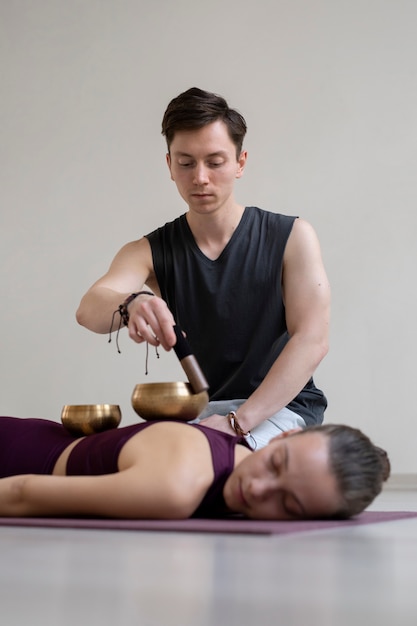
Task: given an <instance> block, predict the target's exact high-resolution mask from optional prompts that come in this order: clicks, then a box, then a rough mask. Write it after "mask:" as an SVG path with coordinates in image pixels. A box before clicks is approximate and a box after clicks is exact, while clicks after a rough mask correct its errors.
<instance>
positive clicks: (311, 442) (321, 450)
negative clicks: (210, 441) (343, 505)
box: [223, 431, 340, 520]
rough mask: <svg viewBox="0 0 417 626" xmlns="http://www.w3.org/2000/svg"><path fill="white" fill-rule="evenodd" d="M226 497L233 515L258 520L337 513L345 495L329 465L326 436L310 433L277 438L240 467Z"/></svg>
mask: <svg viewBox="0 0 417 626" xmlns="http://www.w3.org/2000/svg"><path fill="white" fill-rule="evenodd" d="M223 494H224V498H225V501H226V504H227V506H228V507H229V508H230V509H231V510H232V511H234V512H237V513H243V514H244V515H245V516H247V517H250V518H253V519H274V520H291V519H300V518H301V519H302V518H304V519H305V518H318V517H326V516H331V515H332V514H335V513H336V512H337V511H338V509H339V506H340V495H339V492H338V488H337V484H336V479H335V477H334V476H333V474H332V472H331V470H330V466H329V450H328V438H327V436H326V435H324V434H322V433H318V432H308V431H307V432H300V433H295V434H294V433H291V434H290V433H284V434H283V435H280V436H278V437H275V438H274V439H272V441H271V442H270V443H269V444H268V445H267V446H265V447H264V448H262V449H261V450H257V451H255V452H254V453H253V454H249V455H248V456H247V457H245V458H244V459H243V461H241V462H240V463H239V464H238V465H237V466H236V467H235V469H234V471H233V472H232V474H231V475H230V476H229V478H228V479H227V481H226V484H225V486H224V490H223Z"/></svg>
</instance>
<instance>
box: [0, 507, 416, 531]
mask: <svg viewBox="0 0 417 626" xmlns="http://www.w3.org/2000/svg"><path fill="white" fill-rule="evenodd" d="M413 517H415V518H417V511H415V512H412V511H365V512H364V513H361V514H360V515H358V516H357V517H355V518H352V519H350V520H306V521H304V520H297V521H293V522H274V521H264V520H249V519H242V518H222V519H186V520H119V519H102V518H62V517H1V518H0V526H25V527H38V528H81V529H93V530H129V531H135V530H136V531H165V532H166V531H170V532H193V533H195V532H198V533H232V534H257V535H285V534H292V533H299V532H304V533H305V532H310V531H317V530H330V529H336V528H343V527H346V526H348V527H350V528H356V527H358V526H361V525H363V524H375V523H377V522H391V521H395V520H403V519H409V518H413Z"/></svg>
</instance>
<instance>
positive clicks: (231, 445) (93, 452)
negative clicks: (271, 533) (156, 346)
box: [0, 417, 390, 520]
mask: <svg viewBox="0 0 417 626" xmlns="http://www.w3.org/2000/svg"><path fill="white" fill-rule="evenodd" d="M389 472H390V466H389V460H388V457H387V454H386V453H385V452H384V451H383V450H381V449H380V448H378V447H376V446H374V445H373V444H372V442H371V441H370V440H369V439H368V438H367V437H366V436H365V435H364V434H363V433H362V432H361V431H359V430H357V429H353V428H351V427H348V426H343V425H325V426H313V427H311V428H307V429H305V430H299V431H289V432H286V433H283V434H282V435H279V436H278V437H275V438H274V439H273V440H272V441H271V442H270V443H269V444H268V445H267V446H265V447H264V448H262V449H260V450H255V451H252V450H251V449H249V448H248V446H247V444H246V443H245V440H244V439H243V438H239V437H234V436H232V435H228V434H226V433H222V432H220V431H216V430H214V429H210V428H208V427H205V426H202V425H199V424H186V423H182V422H175V421H161V422H145V423H140V424H134V425H131V426H125V427H123V428H117V429H114V430H109V431H106V432H102V433H98V434H94V435H88V436H87V437H83V438H78V439H76V438H74V436H73V435H71V434H70V433H69V432H68V431H66V429H65V428H64V427H63V426H62V425H61V424H58V423H57V422H53V421H49V420H42V419H36V418H27V419H20V418H13V417H0V477H1V479H0V516H3V517H10V516H12V517H21V516H22V517H23V516H48V515H52V516H78V515H84V516H100V517H113V518H130V519H135V518H136V519H141V518H142V519H145V518H154V519H180V518H187V517H192V516H196V517H212V516H222V515H226V514H230V513H239V514H243V515H244V516H246V517H250V518H254V519H276V520H288V519H300V518H304V519H305V518H317V517H333V518H339V517H350V516H352V515H355V514H357V513H359V512H360V511H362V510H363V509H364V508H365V507H366V506H368V504H370V503H371V502H372V500H373V499H374V498H375V496H376V495H378V493H379V492H380V491H381V488H382V483H383V481H384V480H386V479H387V478H388V476H389Z"/></svg>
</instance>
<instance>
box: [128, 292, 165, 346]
mask: <svg viewBox="0 0 417 626" xmlns="http://www.w3.org/2000/svg"><path fill="white" fill-rule="evenodd" d="M128 312H129V324H128V332H129V337H130V338H131V339H133V341H135V342H136V343H143V342H144V341H147V342H148V343H149V344H151V345H152V346H159V345H161V346H162V347H163V348H164V350H171V348H172V347H173V346H174V345H175V342H176V336H175V332H174V328H173V327H174V324H175V320H174V317H173V315H172V313H171V311H170V310H169V309H168V306H167V304H166V302H165V301H164V300H162V298H159V297H158V296H149V295H146V294H141V295H139V296H137V297H136V298H135V299H134V300H133V301H132V302H131V303H130V304H129V307H128Z"/></svg>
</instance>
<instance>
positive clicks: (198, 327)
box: [77, 88, 330, 447]
mask: <svg viewBox="0 0 417 626" xmlns="http://www.w3.org/2000/svg"><path fill="white" fill-rule="evenodd" d="M162 133H163V135H164V136H165V138H166V141H167V147H168V153H167V155H166V159H167V164H168V168H169V171H170V174H171V179H172V180H173V181H174V182H175V184H176V186H177V189H178V191H179V193H180V195H181V197H182V198H183V199H184V201H185V202H186V204H187V205H188V210H187V212H186V213H185V214H184V215H182V216H181V217H179V218H177V219H176V220H174V221H173V222H170V223H169V224H166V225H165V226H164V227H162V228H160V229H157V230H156V231H154V232H153V233H150V234H148V235H146V236H145V237H142V238H141V239H139V240H137V241H133V242H130V243H128V244H126V245H125V246H124V247H123V248H122V249H121V250H120V251H119V252H118V254H117V255H116V257H115V258H114V260H113V262H112V263H111V266H110V268H109V271H108V272H107V273H106V274H105V275H104V276H103V277H102V278H100V279H99V280H98V281H97V282H96V283H95V284H94V285H93V286H92V287H91V288H90V289H89V290H88V291H87V293H86V294H85V296H84V297H83V298H82V300H81V303H80V306H79V309H78V311H77V320H78V322H79V323H80V324H82V325H83V326H86V327H87V328H89V329H90V330H93V331H95V332H99V333H106V332H108V330H109V325H110V323H111V320H112V315H113V312H114V311H115V310H117V309H118V308H119V307H120V305H122V306H121V308H120V311H121V316H122V321H123V323H125V324H126V325H127V326H128V332H129V336H130V337H131V339H133V340H134V341H136V342H137V343H142V342H148V343H149V344H150V345H153V346H159V345H161V346H162V347H163V348H164V349H165V350H170V349H171V348H172V347H173V346H174V345H175V343H176V335H175V333H174V330H173V326H174V325H175V324H177V325H178V326H179V327H180V328H181V329H182V330H183V331H184V332H185V333H186V336H187V339H188V341H189V343H190V345H191V347H192V351H193V353H194V355H195V356H196V358H197V361H198V362H199V363H200V365H201V367H202V370H203V372H204V374H205V376H206V378H207V380H208V383H209V394H210V403H209V406H208V408H207V410H206V411H205V412H204V413H203V414H202V415H201V416H200V419H204V424H205V425H207V426H210V427H212V428H216V429H219V430H223V431H226V432H231V433H232V432H233V431H235V432H237V433H239V434H242V433H245V434H247V433H250V434H251V438H253V439H254V440H255V441H256V445H257V446H258V447H260V446H263V445H265V444H266V443H267V442H268V441H269V440H270V439H271V438H272V437H273V436H275V435H276V434H278V433H279V432H281V431H286V430H290V429H292V428H295V427H300V426H301V427H305V426H306V425H310V424H315V423H321V422H322V420H323V413H324V410H325V408H326V404H327V402H326V398H325V396H324V395H323V393H322V392H321V391H320V390H319V389H317V388H316V386H315V384H314V381H313V378H312V376H313V373H314V371H315V369H316V368H317V366H318V364H319V363H320V361H321V360H322V359H323V357H324V356H325V355H326V353H327V350H328V331H329V315H330V288H329V284H328V280H327V276H326V272H325V269H324V267H323V262H322V258H321V251H320V245H319V242H318V239H317V236H316V234H315V232H314V230H313V228H312V227H311V225H310V224H308V223H307V222H305V221H304V220H302V219H298V218H295V217H290V216H285V215H280V214H277V213H272V212H269V211H265V210H261V209H259V208H256V207H243V206H241V205H240V204H238V203H237V202H236V200H235V196H234V184H235V181H236V179H239V178H240V177H241V176H242V174H243V171H244V168H245V164H246V159H247V153H246V151H245V150H243V148H242V146H243V139H244V136H245V133H246V123H245V120H244V119H243V117H242V116H241V115H240V114H239V113H238V112H237V111H235V110H233V109H231V108H230V107H229V106H228V104H227V102H226V101H225V100H224V99H223V98H221V97H220V96H218V95H216V94H212V93H208V92H205V91H202V90H200V89H197V88H192V89H189V90H188V91H186V92H184V93H182V94H180V95H179V96H178V97H177V98H174V99H173V100H172V101H171V102H170V104H169V105H168V108H167V110H166V111H165V114H164V118H163V122H162ZM144 291H145V293H143V292H144ZM138 292H141V293H139V295H136V294H137V293H138ZM132 294H133V295H132ZM226 414H227V415H226Z"/></svg>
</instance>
